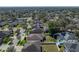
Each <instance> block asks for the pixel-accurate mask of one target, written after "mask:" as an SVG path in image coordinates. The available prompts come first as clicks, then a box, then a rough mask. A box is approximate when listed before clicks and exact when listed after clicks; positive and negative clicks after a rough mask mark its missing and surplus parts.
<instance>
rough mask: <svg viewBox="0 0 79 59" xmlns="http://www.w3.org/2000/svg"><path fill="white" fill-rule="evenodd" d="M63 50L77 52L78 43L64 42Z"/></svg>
mask: <svg viewBox="0 0 79 59" xmlns="http://www.w3.org/2000/svg"><path fill="white" fill-rule="evenodd" d="M64 46H65V50H64V51H65V52H79V43H65V44H64Z"/></svg>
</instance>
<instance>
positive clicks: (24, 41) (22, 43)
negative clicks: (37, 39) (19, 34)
mask: <svg viewBox="0 0 79 59" xmlns="http://www.w3.org/2000/svg"><path fill="white" fill-rule="evenodd" d="M25 43H27V41H26V40H20V41H19V42H18V44H17V45H24V44H25Z"/></svg>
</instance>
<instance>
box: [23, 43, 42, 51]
mask: <svg viewBox="0 0 79 59" xmlns="http://www.w3.org/2000/svg"><path fill="white" fill-rule="evenodd" d="M22 52H41V47H40V46H37V45H36V44H29V45H28V44H26V45H24V48H23V49H22Z"/></svg>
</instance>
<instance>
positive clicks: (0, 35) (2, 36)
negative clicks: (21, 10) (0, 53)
mask: <svg viewBox="0 0 79 59" xmlns="http://www.w3.org/2000/svg"><path fill="white" fill-rule="evenodd" d="M4 36H5V34H4V33H3V32H0V45H1V44H2V43H3V38H4Z"/></svg>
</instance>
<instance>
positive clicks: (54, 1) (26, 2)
mask: <svg viewBox="0 0 79 59" xmlns="http://www.w3.org/2000/svg"><path fill="white" fill-rule="evenodd" d="M0 6H79V0H0Z"/></svg>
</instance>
